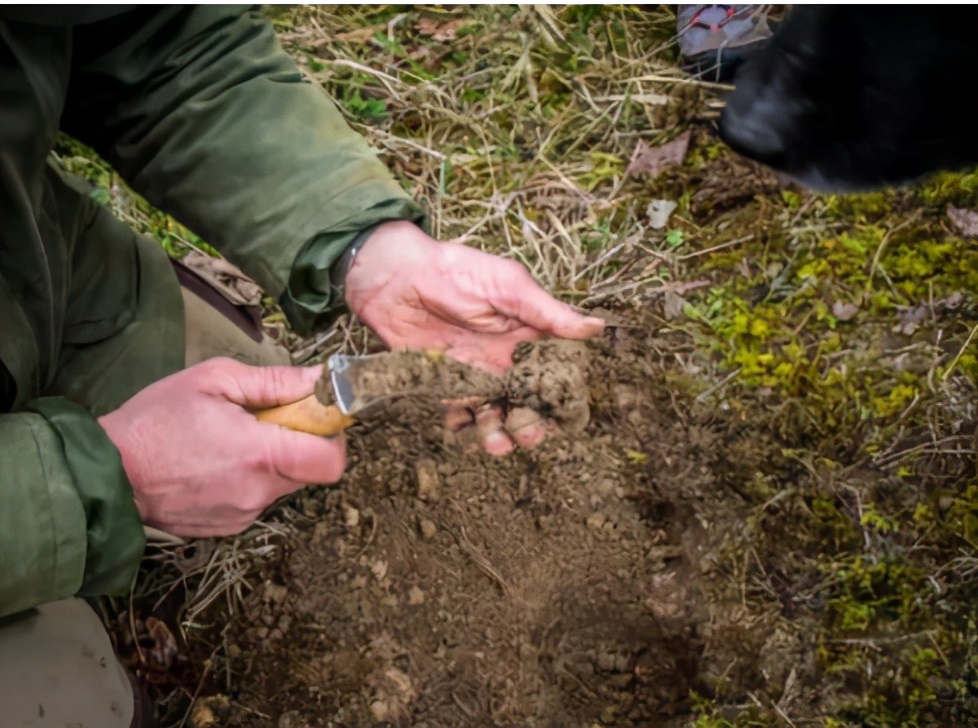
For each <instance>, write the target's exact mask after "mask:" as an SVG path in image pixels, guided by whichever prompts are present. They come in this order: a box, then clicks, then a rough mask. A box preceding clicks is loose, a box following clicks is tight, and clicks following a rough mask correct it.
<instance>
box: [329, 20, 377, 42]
mask: <svg viewBox="0 0 978 728" xmlns="http://www.w3.org/2000/svg"><path fill="white" fill-rule="evenodd" d="M386 30H387V26H386V25H385V24H381V25H368V26H367V27H366V28H357V29H356V30H350V31H347V32H346V33H337V34H336V35H335V36H334V38H335V39H336V40H344V41H347V42H350V43H366V42H367V41H368V40H370V39H371V38H373V37H374V36H375V35H377V33H382V32H384V31H386Z"/></svg>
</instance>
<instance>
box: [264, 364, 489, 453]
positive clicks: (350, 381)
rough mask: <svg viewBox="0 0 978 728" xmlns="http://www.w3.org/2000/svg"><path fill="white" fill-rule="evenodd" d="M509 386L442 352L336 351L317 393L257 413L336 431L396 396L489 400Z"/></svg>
mask: <svg viewBox="0 0 978 728" xmlns="http://www.w3.org/2000/svg"><path fill="white" fill-rule="evenodd" d="M505 389H506V388H505V384H504V383H503V381H502V380H501V379H500V378H498V377H495V376H493V375H492V374H489V373H487V372H484V371H482V370H481V369H477V368H475V367H472V366H468V365H466V364H462V363H460V362H457V361H454V360H452V359H448V358H447V357H445V356H444V354H442V353H441V352H416V351H401V352H385V353H383V354H369V355H366V356H348V355H346V354H333V356H331V357H330V358H329V360H328V361H327V364H326V366H325V367H324V368H323V375H322V377H321V378H320V380H319V382H317V384H316V391H315V392H314V393H313V394H311V395H309V396H308V397H306V398H305V399H301V400H299V401H297V402H291V403H289V404H283V405H279V406H277V407H271V408H269V409H265V410H261V411H259V412H257V413H256V417H257V418H258V420H260V421H261V422H269V423H272V424H276V425H281V426H282V427H287V428H289V429H291V430H298V431H300V432H308V433H310V434H313V435H322V436H325V437H332V436H333V435H337V434H339V433H340V432H342V431H343V430H345V429H346V428H347V427H349V426H350V425H351V424H353V422H354V417H355V416H356V415H359V414H361V413H363V411H364V410H366V409H368V408H371V407H372V406H373V405H377V404H379V403H382V402H384V401H389V400H391V399H394V398H399V397H407V396H424V397H426V398H429V399H432V400H438V401H441V400H450V399H461V398H463V397H464V398H469V397H480V398H484V399H486V400H488V399H491V398H493V397H496V396H499V395H501V394H503V393H504V392H505Z"/></svg>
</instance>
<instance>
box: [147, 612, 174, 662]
mask: <svg viewBox="0 0 978 728" xmlns="http://www.w3.org/2000/svg"><path fill="white" fill-rule="evenodd" d="M145 627H146V637H148V638H149V639H150V640H151V641H152V646H151V647H149V648H148V649H145V650H144V651H143V654H144V655H146V657H147V659H148V661H149V662H150V663H152V664H153V666H154V667H156V668H159V669H162V670H167V669H169V668H170V666H171V665H173V661H174V660H175V659H176V658H177V653H178V650H177V640H176V638H175V637H174V636H173V633H172V632H171V631H170V628H169V627H167V626H166V623H165V622H162V621H161V620H159V619H157V618H156V617H148V618H147V619H146V624H145Z"/></svg>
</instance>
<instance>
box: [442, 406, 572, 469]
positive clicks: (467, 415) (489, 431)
mask: <svg viewBox="0 0 978 728" xmlns="http://www.w3.org/2000/svg"><path fill="white" fill-rule="evenodd" d="M459 405H460V403H455V406H452V407H450V408H449V409H448V411H447V412H446V414H445V426H446V427H447V428H448V430H449V431H450V432H453V433H455V434H456V436H457V438H458V441H459V442H460V443H461V444H462V446H463V447H465V448H467V449H468V448H472V449H477V448H481V449H482V450H485V451H486V452H487V453H489V454H490V455H496V456H502V455H508V454H509V453H511V452H512V451H513V450H514V449H515V448H516V447H517V446H518V447H521V448H523V449H531V448H534V447H536V446H537V445H539V444H540V443H541V442H543V441H544V439H546V437H547V435H548V434H549V433H550V431H551V430H552V429H553V427H552V425H551V423H549V422H548V421H547V420H546V419H544V418H543V417H542V416H541V415H540V414H539V413H538V412H535V411H534V410H532V409H530V408H528V407H516V408H513V409H511V410H510V411H509V412H508V414H507V415H506V416H505V418H504V417H503V410H502V408H501V407H497V406H486V407H483V408H481V409H479V410H478V411H473V410H472V409H469V408H467V407H464V406H459Z"/></svg>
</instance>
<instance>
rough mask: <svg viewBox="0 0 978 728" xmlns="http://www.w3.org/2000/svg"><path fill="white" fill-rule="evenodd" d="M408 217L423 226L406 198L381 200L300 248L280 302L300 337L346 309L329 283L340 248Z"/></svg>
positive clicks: (419, 214)
mask: <svg viewBox="0 0 978 728" xmlns="http://www.w3.org/2000/svg"><path fill="white" fill-rule="evenodd" d="M393 220H408V221H410V222H413V223H415V224H417V225H419V226H420V227H422V228H423V229H427V224H428V220H427V218H426V216H425V213H424V210H423V209H422V208H421V207H420V206H419V205H418V204H417V203H416V202H414V201H413V200H410V199H408V198H402V199H393V200H387V201H385V202H381V203H379V204H377V205H374V206H373V207H371V208H369V209H367V210H364V211H363V212H361V213H359V214H358V215H356V216H354V217H352V218H350V219H348V220H346V221H345V222H344V224H343V226H342V227H343V231H342V232H330V233H322V234H320V235H317V236H316V237H314V238H313V239H312V240H311V241H309V243H307V244H306V246H305V247H304V248H303V249H302V251H301V252H300V253H299V255H298V256H296V259H295V262H294V263H293V265H292V272H291V274H290V277H289V285H288V288H286V290H285V293H283V294H282V298H281V300H280V303H281V305H282V310H283V311H285V315H286V316H287V317H288V319H289V322H290V323H291V324H292V327H293V328H294V329H295V330H296V332H297V333H299V334H300V335H302V336H308V335H309V334H310V333H311V332H312V331H314V330H315V329H319V328H323V327H325V326H328V325H329V324H331V323H332V322H333V321H335V320H336V318H337V317H339V315H340V314H342V313H344V312H345V311H346V302H345V301H344V300H343V295H342V291H341V290H338V289H337V288H336V286H335V285H334V284H333V280H332V279H333V276H332V269H333V266H334V265H335V264H336V263H337V261H339V259H340V257H341V256H342V255H343V253H344V251H346V249H347V248H349V247H350V246H351V245H353V243H355V242H357V241H358V240H360V239H361V238H362V237H363V236H364V235H367V234H369V233H371V232H372V231H373V229H374V228H375V227H377V225H380V224H381V223H385V222H391V221H393Z"/></svg>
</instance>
